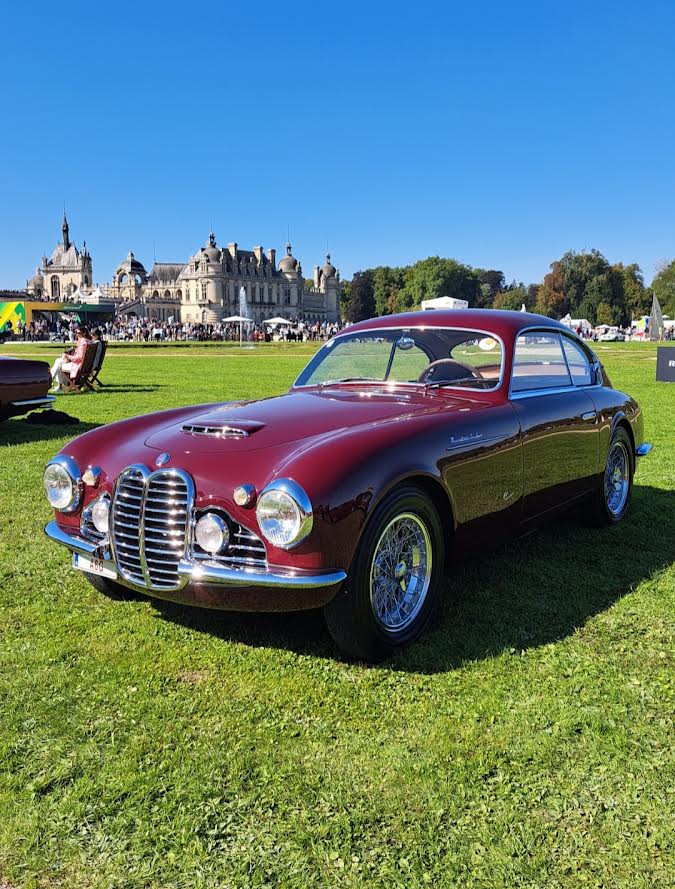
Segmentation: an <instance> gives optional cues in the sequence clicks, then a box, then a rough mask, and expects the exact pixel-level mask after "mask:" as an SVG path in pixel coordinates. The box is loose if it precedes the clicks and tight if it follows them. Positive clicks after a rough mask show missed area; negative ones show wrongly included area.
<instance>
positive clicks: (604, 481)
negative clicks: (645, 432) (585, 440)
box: [592, 426, 635, 527]
mask: <svg viewBox="0 0 675 889" xmlns="http://www.w3.org/2000/svg"><path fill="white" fill-rule="evenodd" d="M617 460H618V464H619V465H618V468H616V467H615V470H614V472H612V465H614V464H616V462H617ZM622 467H625V472H624V471H622ZM616 472H618V473H619V475H621V476H622V478H621V479H620V483H621V485H622V489H621V493H619V492H618V491H617V489H616V484H617V482H616V481H613V480H612V478H616V476H615V475H614V473H616ZM634 472H635V454H634V451H633V443H632V442H631V438H630V435H629V434H628V432H626V430H625V429H624V427H623V426H617V428H616V429H615V430H614V432H613V434H612V438H611V440H610V442H609V447H608V448H607V459H606V460H605V468H604V470H603V472H602V474H601V476H600V478H599V479H598V484H597V489H596V491H595V494H594V496H593V512H592V520H593V524H594V525H595V526H596V527H607V526H609V525H618V523H619V522H620V521H622V520H623V519H624V518H625V516H626V513H627V512H628V506H629V504H630V498H631V494H632V492H633V473H634ZM608 473H611V475H612V478H610V475H609V474H608ZM612 488H613V490H612Z"/></svg>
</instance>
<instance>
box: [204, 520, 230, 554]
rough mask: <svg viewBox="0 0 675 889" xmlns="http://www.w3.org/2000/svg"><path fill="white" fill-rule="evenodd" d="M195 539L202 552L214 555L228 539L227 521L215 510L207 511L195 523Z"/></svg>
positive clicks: (225, 544)
mask: <svg viewBox="0 0 675 889" xmlns="http://www.w3.org/2000/svg"><path fill="white" fill-rule="evenodd" d="M195 540H196V541H197V544H198V545H199V547H200V548H201V549H203V550H204V552H207V553H211V555H215V554H216V553H217V552H220V550H221V549H224V547H226V546H227V544H228V543H229V541H230V531H229V528H228V527H227V522H226V521H225V520H224V519H222V518H221V517H220V516H219V515H217V514H216V513H215V512H207V513H206V515H203V516H202V517H201V518H200V519H199V520H198V521H197V524H196V525H195Z"/></svg>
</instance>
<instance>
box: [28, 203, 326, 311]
mask: <svg viewBox="0 0 675 889" xmlns="http://www.w3.org/2000/svg"><path fill="white" fill-rule="evenodd" d="M61 231H62V240H61V242H60V243H59V244H57V246H56V248H55V249H54V252H53V253H52V255H51V258H50V259H47V257H46V256H43V258H42V264H41V266H39V267H38V268H37V269H36V270H35V275H34V276H33V277H32V278H31V279H30V280H29V281H28V282H27V284H26V290H27V292H28V294H29V295H31V296H34V297H36V298H42V299H44V298H45V297H46V298H50V299H53V300H56V301H58V300H68V299H69V298H72V297H73V296H74V298H75V299H77V300H78V301H85V302H86V301H90V300H94V301H97V300H100V299H101V297H103V300H104V301H108V300H109V301H111V302H114V303H117V312H118V313H119V314H127V315H131V314H134V315H136V316H138V317H143V318H153V319H157V320H160V321H166V320H168V319H169V318H173V319H174V320H176V321H194V322H201V323H204V324H213V323H215V322H217V321H221V320H222V319H223V318H227V317H229V316H231V315H238V314H240V292H241V288H242V287H243V288H244V292H245V294H246V305H247V311H248V316H249V317H250V318H252V319H253V320H254V321H256V322H261V321H264V320H265V319H266V318H273V317H276V316H279V315H282V316H283V317H287V318H298V317H299V318H304V319H305V320H306V321H330V322H332V321H339V314H340V292H341V289H342V284H341V282H340V273H339V271H338V270H337V269H336V268H335V266H334V265H333V264H332V263H331V260H330V254H329V253H328V254H326V261H325V262H324V264H323V266H318V265H317V266H315V267H314V275H313V280H312V283H311V285H309V286H308V284H307V282H306V281H305V278H304V277H303V272H302V265H301V263H300V262H299V261H298V260H297V259H296V258H295V257H294V256H293V254H292V252H291V245H290V243H289V244H286V252H285V253H284V255H283V256H282V257H281V259H280V260H279V262H278V263H277V258H276V250H275V249H274V248H273V247H270V248H269V249H268V250H267V251H265V250H263V248H262V247H253V249H252V250H242V249H240V247H239V245H238V244H237V243H236V242H232V243H230V244H228V245H227V246H226V247H219V246H218V244H217V243H216V236H215V234H214V233H213V232H211V233H210V234H209V237H208V239H207V241H206V243H205V244H204V246H203V247H200V248H199V249H198V250H197V252H196V253H194V254H193V255H192V256H190V257H189V259H188V261H187V262H186V263H185V262H155V263H154V264H153V266H152V268H151V270H150V271H149V272H147V271H146V269H145V266H144V265H143V263H142V262H140V261H139V260H138V259H136V257H135V256H134V254H133V253H132V252H129V253H128V254H127V257H126V259H124V260H123V261H122V262H120V263H119V265H118V266H117V268H116V269H115V273H114V274H113V276H112V281H111V283H110V284H106V285H101V288H99V289H97V290H96V291H95V292H94V293H92V291H93V289H94V285H93V276H92V261H91V255H90V254H89V252H88V251H87V246H86V242H85V243H83V245H82V252H80V251H78V249H77V247H76V246H75V244H73V243H71V241H70V234H69V229H68V221H67V219H66V215H65V213H64V214H63V225H62V229H61Z"/></svg>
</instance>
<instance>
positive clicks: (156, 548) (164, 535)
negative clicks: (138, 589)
mask: <svg viewBox="0 0 675 889" xmlns="http://www.w3.org/2000/svg"><path fill="white" fill-rule="evenodd" d="M193 491H194V485H193V483H192V479H191V478H190V476H189V475H187V474H186V473H184V472H182V471H181V470H177V469H160V470H158V471H156V472H153V473H150V472H149V471H148V470H147V469H146V468H145V467H144V466H130V467H128V468H127V469H125V470H124V471H123V472H122V473H121V474H120V477H119V478H118V480H117V485H116V486H115V493H114V497H113V507H112V521H111V529H112V536H111V543H112V547H113V551H114V554H115V561H116V563H117V567H118V569H119V571H120V574H121V575H122V577H124V578H125V579H126V580H129V581H131V582H132V583H135V584H137V585H139V586H143V587H147V588H150V589H158V590H172V589H177V588H178V587H179V586H180V578H179V576H178V563H179V561H180V560H181V559H182V558H183V555H184V553H185V545H186V537H187V527H188V517H189V515H190V509H191V506H192V499H193Z"/></svg>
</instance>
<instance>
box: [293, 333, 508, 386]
mask: <svg viewBox="0 0 675 889" xmlns="http://www.w3.org/2000/svg"><path fill="white" fill-rule="evenodd" d="M502 351H503V350H502V344H501V341H500V340H498V339H496V338H495V337H492V336H490V335H488V334H485V333H481V332H479V331H472V330H459V329H456V328H447V329H444V328H426V329H421V328H412V329H404V328H401V329H395V328H392V329H387V330H374V331H364V332H359V333H354V334H349V333H347V334H343V335H341V336H338V337H336V338H335V339H332V340H329V341H328V342H327V343H326V344H325V345H324V347H323V348H322V349H320V351H319V352H317V354H316V355H315V356H314V358H313V359H312V360H311V361H310V362H309V364H308V365H307V367H306V368H305V369H304V370H303V372H302V373H301V374H300V376H299V377H298V379H297V380H296V383H295V385H296V386H317V385H327V384H329V383H349V382H357V381H368V382H373V383H397V382H398V383H418V384H420V385H425V386H438V387H441V386H451V387H461V388H467V389H494V388H495V387H496V386H498V385H499V382H500V380H501V375H502V362H503V354H502Z"/></svg>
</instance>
